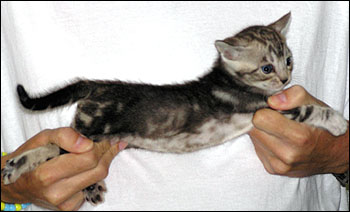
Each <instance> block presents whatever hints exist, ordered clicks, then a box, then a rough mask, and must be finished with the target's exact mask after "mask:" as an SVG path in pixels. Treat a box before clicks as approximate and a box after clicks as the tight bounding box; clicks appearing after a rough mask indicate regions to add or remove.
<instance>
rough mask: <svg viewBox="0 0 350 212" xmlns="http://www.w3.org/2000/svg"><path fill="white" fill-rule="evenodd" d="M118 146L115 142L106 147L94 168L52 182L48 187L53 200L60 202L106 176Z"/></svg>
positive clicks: (118, 149) (118, 150)
mask: <svg viewBox="0 0 350 212" xmlns="http://www.w3.org/2000/svg"><path fill="white" fill-rule="evenodd" d="M119 146H120V145H119V143H117V144H115V145H113V146H112V147H111V148H110V149H108V151H106V153H104V154H103V156H102V158H101V160H100V161H99V162H98V165H97V166H96V167H95V168H93V169H90V170H88V171H85V172H81V173H79V174H77V175H74V176H72V177H70V178H63V179H62V180H60V181H57V182H56V183H54V184H52V185H51V186H50V188H49V189H50V192H49V195H50V196H52V199H54V200H53V201H55V202H56V203H58V204H60V203H62V202H64V201H65V200H67V199H68V198H69V197H70V196H72V195H74V194H75V193H76V192H78V191H81V190H83V189H84V188H86V187H88V186H90V185H92V184H95V183H96V182H99V181H101V180H103V179H104V178H106V177H107V175H108V169H109V165H110V163H111V161H112V160H113V158H114V157H115V156H116V155H117V154H118V153H119V152H120V148H119ZM121 146H123V145H121Z"/></svg>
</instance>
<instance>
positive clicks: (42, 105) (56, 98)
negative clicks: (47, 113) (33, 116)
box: [17, 81, 93, 110]
mask: <svg viewBox="0 0 350 212" xmlns="http://www.w3.org/2000/svg"><path fill="white" fill-rule="evenodd" d="M92 87H93V86H91V83H89V82H88V81H78V82H75V83H73V84H70V85H68V86H66V87H64V88H62V89H59V90H57V91H54V92H52V93H49V94H47V95H45V96H42V97H37V98H31V97H29V96H28V94H27V92H26V91H25V89H24V87H23V86H22V85H20V84H19V85H17V93H18V97H19V100H20V101H21V103H22V105H23V106H24V107H25V108H27V109H30V110H45V109H49V108H55V107H58V106H62V105H66V104H72V103H74V102H76V101H78V100H80V99H83V98H86V97H88V96H89V94H90V93H91V90H92Z"/></svg>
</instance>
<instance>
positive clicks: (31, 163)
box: [1, 144, 60, 185]
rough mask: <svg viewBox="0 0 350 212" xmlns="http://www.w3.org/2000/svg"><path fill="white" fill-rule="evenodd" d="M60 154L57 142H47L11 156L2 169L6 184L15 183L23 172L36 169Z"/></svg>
mask: <svg viewBox="0 0 350 212" xmlns="http://www.w3.org/2000/svg"><path fill="white" fill-rule="evenodd" d="M59 154H60V148H59V147H58V146H57V145H56V144H47V145H45V146H41V147H38V148H35V149H32V150H29V151H26V152H24V153H22V154H20V155H18V156H17V157H14V158H11V159H10V160H8V161H7V162H6V165H5V167H4V168H3V169H2V170H1V174H2V179H3V182H4V184H5V185H8V184H10V183H14V182H15V181H16V180H17V179H18V178H19V177H20V176H21V175H22V174H23V173H26V172H30V171H32V170H34V169H35V168H36V167H38V166H39V165H40V164H42V163H44V162H46V161H48V160H50V159H52V158H54V157H56V156H58V155H59Z"/></svg>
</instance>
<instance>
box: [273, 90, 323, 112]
mask: <svg viewBox="0 0 350 212" xmlns="http://www.w3.org/2000/svg"><path fill="white" fill-rule="evenodd" d="M267 103H268V104H269V106H270V107H271V108H273V109H275V110H289V109H293V108H296V107H298V106H301V105H306V104H319V105H322V106H326V104H325V103H323V102H321V101H319V100H317V99H316V98H314V97H313V96H311V95H310V94H309V93H308V92H307V91H306V90H305V89H304V88H303V87H301V86H299V85H295V86H292V87H290V88H288V89H286V90H284V91H282V92H281V93H278V94H276V95H273V96H271V97H269V98H268V100H267Z"/></svg>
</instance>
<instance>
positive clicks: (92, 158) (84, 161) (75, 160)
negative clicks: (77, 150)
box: [35, 140, 127, 186]
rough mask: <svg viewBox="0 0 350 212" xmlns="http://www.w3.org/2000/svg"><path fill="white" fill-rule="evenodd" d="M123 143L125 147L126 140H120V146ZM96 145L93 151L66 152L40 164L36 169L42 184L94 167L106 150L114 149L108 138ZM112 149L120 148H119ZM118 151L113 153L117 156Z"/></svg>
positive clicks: (48, 183) (45, 184)
mask: <svg viewBox="0 0 350 212" xmlns="http://www.w3.org/2000/svg"><path fill="white" fill-rule="evenodd" d="M121 144H123V145H124V146H123V148H125V144H124V142H120V144H119V146H120V145H121ZM126 144H127V143H126ZM95 145H96V147H95V148H94V149H93V151H89V152H86V153H81V154H64V155H61V156H59V157H57V158H54V159H51V160H49V161H48V162H46V163H44V164H42V165H40V166H39V167H38V168H37V169H36V170H35V172H37V173H36V175H37V176H38V178H39V181H40V184H41V185H43V186H49V185H51V184H53V183H55V182H56V181H57V180H60V179H62V178H67V177H71V176H74V175H76V174H79V173H81V172H85V171H88V170H90V169H93V168H95V167H96V166H97V165H98V163H99V161H100V159H101V157H102V155H103V154H104V153H105V152H106V151H114V150H111V146H110V143H109V141H107V140H105V141H101V142H99V143H95ZM119 146H118V147H119ZM112 149H116V150H118V149H117V148H112ZM117 153H118V151H115V152H113V153H112V154H113V155H114V156H115V155H116V154H117ZM104 166H105V167H108V166H109V164H104Z"/></svg>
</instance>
